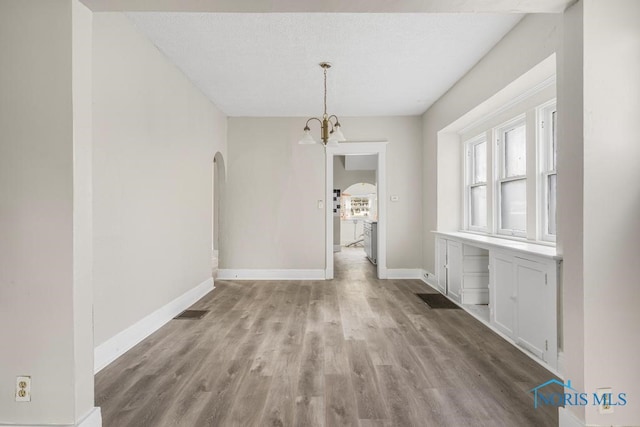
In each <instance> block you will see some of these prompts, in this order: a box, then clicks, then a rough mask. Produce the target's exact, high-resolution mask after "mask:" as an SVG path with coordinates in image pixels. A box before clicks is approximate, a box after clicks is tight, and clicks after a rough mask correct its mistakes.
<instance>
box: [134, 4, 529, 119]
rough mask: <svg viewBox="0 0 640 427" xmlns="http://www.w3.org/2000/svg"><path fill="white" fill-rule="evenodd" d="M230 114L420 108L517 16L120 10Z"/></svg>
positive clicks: (418, 110) (393, 111) (408, 111)
mask: <svg viewBox="0 0 640 427" xmlns="http://www.w3.org/2000/svg"><path fill="white" fill-rule="evenodd" d="M128 16H129V17H130V18H131V19H132V20H133V21H134V23H135V25H136V26H137V27H138V28H139V29H140V31H141V32H142V33H144V34H146V35H147V36H148V37H149V38H150V39H151V40H152V42H153V43H154V44H155V45H156V46H158V48H159V49H160V50H161V51H163V52H164V53H165V54H166V55H167V56H168V57H169V59H170V60H171V61H172V62H174V63H175V64H177V66H178V67H179V68H181V69H182V70H183V72H184V73H185V74H186V75H187V76H189V78H190V79H191V80H192V81H193V82H194V83H195V84H196V86H198V87H199V88H200V89H201V90H202V91H203V92H204V93H205V94H206V95H207V96H208V97H209V98H210V99H211V101H213V102H214V103H215V104H216V105H217V106H218V107H219V108H220V109H221V110H222V111H223V112H225V113H226V114H227V115H229V116H268V117H274V116H318V115H320V114H322V70H321V68H320V67H319V66H318V63H319V62H321V61H329V62H331V63H332V64H333V67H332V68H331V69H330V70H329V76H328V86H329V94H328V112H329V114H337V115H339V116H376V115H416V114H421V113H423V112H424V111H425V110H426V109H427V108H428V107H429V106H430V105H431V104H432V103H433V102H434V101H435V100H437V99H438V98H439V97H440V96H442V95H443V94H444V93H445V92H446V91H447V90H448V89H449V88H450V87H451V86H452V85H453V84H454V83H455V82H456V81H457V80H458V79H459V78H460V77H462V76H463V75H464V74H465V73H466V72H467V71H468V70H469V69H470V68H471V67H473V65H474V64H475V63H476V62H477V61H478V60H479V59H480V58H482V56H484V55H485V54H486V53H487V52H488V51H489V50H490V49H491V48H492V47H493V46H494V45H495V44H496V43H497V42H498V41H499V40H500V39H501V38H502V37H503V36H504V35H505V34H506V33H507V32H508V31H509V30H510V29H511V28H512V27H513V26H514V25H515V24H516V23H517V22H518V21H519V20H520V19H521V18H522V15H520V14H502V15H499V14H384V13H376V14H368V13H357V14H351V13H340V14H337V13H270V14H261V13H167V12H142V13H138V12H136V13H128Z"/></svg>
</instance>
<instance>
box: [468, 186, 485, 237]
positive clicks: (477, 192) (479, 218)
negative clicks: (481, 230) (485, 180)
mask: <svg viewBox="0 0 640 427" xmlns="http://www.w3.org/2000/svg"><path fill="white" fill-rule="evenodd" d="M470 224H471V225H472V226H474V227H486V226H487V186H486V185H478V186H477V187H471V218H470Z"/></svg>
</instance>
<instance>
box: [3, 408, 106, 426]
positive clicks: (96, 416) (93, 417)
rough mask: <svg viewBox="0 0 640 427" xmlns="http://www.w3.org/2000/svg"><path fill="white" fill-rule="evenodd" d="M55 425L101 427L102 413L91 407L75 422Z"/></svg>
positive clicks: (98, 409)
mask: <svg viewBox="0 0 640 427" xmlns="http://www.w3.org/2000/svg"><path fill="white" fill-rule="evenodd" d="M52 425H53V424H2V423H0V427H20V426H24V427H51V426H52ZM55 425H56V427H102V414H101V412H100V408H99V407H93V408H91V410H90V411H89V413H88V414H87V415H85V417H84V418H83V419H82V420H80V421H78V422H77V423H76V424H55Z"/></svg>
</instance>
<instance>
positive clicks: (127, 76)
mask: <svg viewBox="0 0 640 427" xmlns="http://www.w3.org/2000/svg"><path fill="white" fill-rule="evenodd" d="M93 41H94V63H93V65H94V82H93V83H94V132H93V138H94V161H93V170H94V183H93V184H94V185H93V191H94V195H93V196H94V203H93V206H94V224H93V225H94V251H95V258H94V261H95V263H94V286H95V340H96V345H99V344H101V343H103V342H105V341H106V340H107V339H109V338H111V337H113V336H114V335H115V334H117V333H118V332H121V331H123V330H124V329H126V328H127V327H129V326H131V325H132V324H134V323H135V322H137V321H139V320H141V319H142V318H144V317H145V316H147V315H149V314H150V313H152V312H154V311H155V310H157V309H158V308H160V307H162V306H164V305H165V304H167V303H169V302H171V301H173V300H174V299H176V298H177V297H179V296H180V295H182V294H184V293H185V292H187V291H189V290H190V289H192V288H194V287H195V286H197V285H199V284H200V283H202V282H203V281H205V280H207V279H208V278H210V277H211V247H212V235H213V231H212V216H213V208H212V205H213V199H212V197H213V181H212V174H213V158H214V155H215V153H216V152H218V151H220V152H222V154H223V156H224V157H226V143H225V138H226V117H225V116H224V115H223V114H221V113H220V112H219V111H218V110H217V108H216V107H215V106H213V104H211V102H209V101H208V99H207V98H205V97H204V95H202V94H201V93H200V91H199V90H198V89H196V88H195V87H194V86H193V84H192V83H191V82H190V81H189V80H188V79H187V78H186V77H185V76H184V75H183V74H182V73H181V72H180V71H179V70H178V69H177V68H176V67H175V66H174V65H173V64H171V63H169V62H168V61H167V59H166V58H165V57H164V55H162V54H161V53H160V52H159V51H158V50H157V49H156V48H155V47H154V46H153V45H152V44H151V43H150V42H149V41H148V40H147V39H146V38H145V37H143V36H142V35H140V34H139V33H138V32H137V30H136V29H135V27H134V26H133V25H132V23H131V21H130V20H129V19H128V18H127V17H126V16H124V15H122V14H120V13H96V14H94V39H93Z"/></svg>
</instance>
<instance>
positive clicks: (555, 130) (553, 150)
mask: <svg viewBox="0 0 640 427" xmlns="http://www.w3.org/2000/svg"><path fill="white" fill-rule="evenodd" d="M556 123H557V122H556V111H554V112H552V113H551V169H552V170H556V164H557V163H556V162H557V159H556V157H557V156H556V152H557V147H556V141H557V139H556V138H557V136H558V128H557V127H556Z"/></svg>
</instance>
